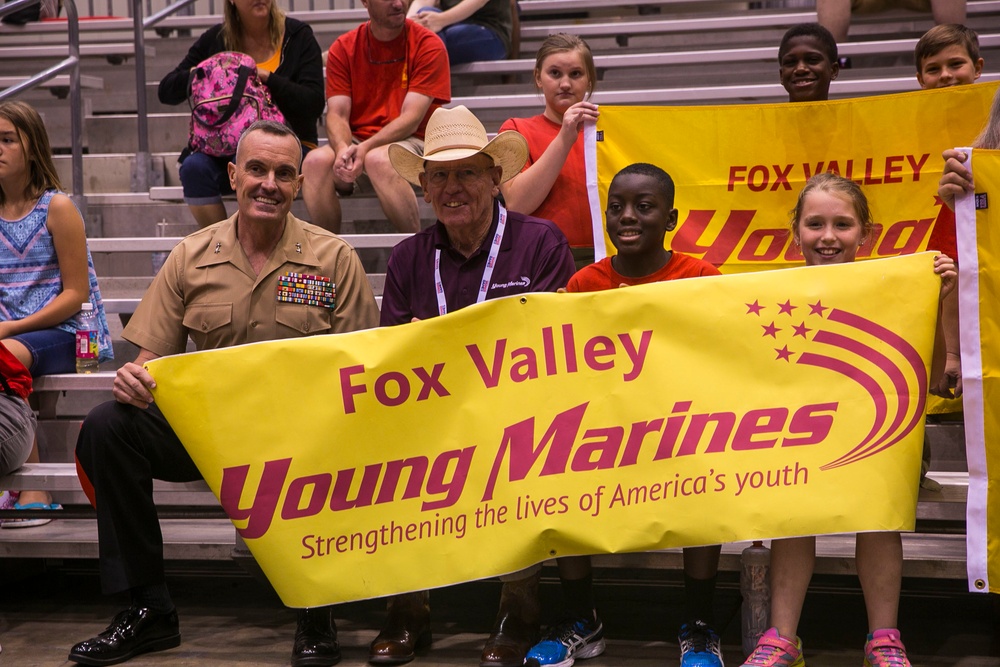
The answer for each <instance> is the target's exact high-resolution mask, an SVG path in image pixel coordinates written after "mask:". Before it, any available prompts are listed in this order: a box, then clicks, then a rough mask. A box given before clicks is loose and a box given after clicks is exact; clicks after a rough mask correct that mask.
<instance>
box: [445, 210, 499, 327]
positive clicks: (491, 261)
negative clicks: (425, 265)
mask: <svg viewBox="0 0 1000 667" xmlns="http://www.w3.org/2000/svg"><path fill="white" fill-rule="evenodd" d="M498 206H499V207H500V216H499V218H500V219H499V221H498V222H497V231H496V233H495V234H494V235H493V241H492V242H491V243H490V253H489V256H488V257H487V258H486V268H485V269H483V279H482V281H480V283H479V294H478V295H477V296H476V303H482V302H483V301H485V300H486V292H487V291H488V290H489V288H490V280H491V279H492V278H493V267H495V266H496V264H497V255H498V254H499V253H500V242H501V241H502V240H503V232H504V229H506V227H507V209H505V208H504V207H503V204H498ZM434 291H435V292H436V296H437V303H438V315H444V314H446V313H447V312H448V302H447V300H446V299H445V295H444V283H442V282H441V248H437V249H436V250H435V251H434Z"/></svg>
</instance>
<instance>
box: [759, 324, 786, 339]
mask: <svg viewBox="0 0 1000 667" xmlns="http://www.w3.org/2000/svg"><path fill="white" fill-rule="evenodd" d="M761 329H763V330H764V335H765V336H770V337H771V338H777V337H778V332H779V331H781V329H779V328H778V327H776V326H774V322H771V323H770V324H762V325H761Z"/></svg>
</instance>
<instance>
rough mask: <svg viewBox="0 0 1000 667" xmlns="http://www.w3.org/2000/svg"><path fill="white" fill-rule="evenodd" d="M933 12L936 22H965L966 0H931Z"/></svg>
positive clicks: (939, 23) (937, 23)
mask: <svg viewBox="0 0 1000 667" xmlns="http://www.w3.org/2000/svg"><path fill="white" fill-rule="evenodd" d="M931 13H932V14H933V15H934V23H935V24H936V25H941V24H942V23H958V24H965V18H966V13H967V10H966V2H965V0H931Z"/></svg>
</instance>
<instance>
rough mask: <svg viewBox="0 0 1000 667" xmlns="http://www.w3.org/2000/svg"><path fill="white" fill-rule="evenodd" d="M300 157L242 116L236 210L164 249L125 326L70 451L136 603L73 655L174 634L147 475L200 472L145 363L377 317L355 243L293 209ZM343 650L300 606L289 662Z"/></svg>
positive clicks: (112, 566)
mask: <svg viewBox="0 0 1000 667" xmlns="http://www.w3.org/2000/svg"><path fill="white" fill-rule="evenodd" d="M300 161H301V156H300V147H299V140H298V138H297V137H296V136H295V134H294V133H292V132H291V130H289V129H288V128H286V127H285V126H283V125H278V124H275V123H269V122H260V123H256V124H255V125H253V126H251V127H250V129H248V130H247V132H246V133H245V134H244V135H243V138H242V139H241V141H240V145H239V148H238V149H237V153H236V163H235V164H230V165H229V177H230V180H231V182H232V185H233V189H234V190H235V191H236V195H237V201H238V204H239V209H238V211H237V213H236V214H235V215H234V216H233V217H231V218H229V219H228V220H224V221H222V222H220V223H218V224H216V225H212V226H211V227H208V228H206V229H203V230H201V231H199V232H196V233H194V234H192V235H191V236H189V237H187V238H186V239H184V240H183V241H182V242H181V243H180V244H179V245H178V246H177V247H176V248H175V249H174V250H173V252H171V254H170V256H169V257H168V258H167V261H166V263H165V264H164V266H163V268H162V269H161V271H160V272H159V274H157V276H156V278H155V279H154V280H153V284H152V285H151V286H150V288H149V290H148V291H147V292H146V294H145V296H144V297H143V299H142V302H141V303H140V304H139V307H138V308H137V309H136V312H135V315H134V316H133V318H132V320H131V321H130V322H129V324H128V326H127V327H126V329H125V332H124V333H123V337H124V338H126V339H127V340H129V341H131V342H133V343H135V344H136V345H138V346H139V347H140V352H139V355H138V357H137V358H136V360H135V362H133V363H128V364H125V365H124V366H123V367H122V368H121V369H119V371H118V374H117V376H116V378H115V384H114V389H113V394H114V397H115V400H114V401H108V402H107V403H104V404H103V405H100V406H98V407H97V408H95V409H94V410H92V411H91V413H90V414H89V415H88V416H87V418H86V420H85V421H84V423H83V428H82V429H81V433H80V438H79V440H78V441H77V459H78V460H79V463H80V466H81V467H82V469H83V472H84V473H85V475H86V478H87V480H89V483H90V484H92V486H93V494H92V496H91V497H92V499H94V500H95V501H96V507H97V523H98V537H99V542H100V561H101V582H102V587H103V589H104V592H105V593H115V592H118V591H123V590H128V591H129V592H130V594H131V598H132V603H131V605H130V606H129V608H128V609H126V610H125V611H123V612H121V613H119V614H118V615H117V616H115V618H114V620H112V622H111V625H110V626H108V628H107V629H106V630H105V631H104V632H102V633H101V634H99V635H98V636H96V637H93V638H91V639H88V640H86V641H83V642H80V643H79V644H77V645H76V646H74V647H73V648H72V649H71V651H70V654H69V659H70V660H72V661H74V662H77V663H80V664H84V665H112V664H118V663H120V662H125V661H126V660H129V659H130V658H132V657H133V656H135V655H139V654H140V653H145V652H149V651H159V650H164V649H168V648H173V647H175V646H178V645H179V644H180V631H179V626H178V620H177V612H176V611H175V610H174V605H173V602H172V601H171V599H170V595H169V592H168V591H167V587H166V583H165V578H164V572H163V540H162V536H161V534H160V527H159V523H158V520H157V515H156V507H155V506H154V504H153V498H152V480H153V479H167V480H171V481H190V480H196V479H200V478H201V474H200V473H199V472H198V469H197V468H196V467H195V465H194V463H193V462H192V461H191V458H190V457H189V456H188V454H187V452H186V451H185V449H184V447H183V445H182V444H181V443H180V441H179V440H178V439H177V436H176V435H175V434H174V432H173V430H172V429H171V428H170V425H169V424H167V422H166V420H165V419H164V417H163V415H162V413H161V412H160V411H159V410H158V409H157V407H156V405H155V404H154V403H153V397H152V394H150V391H149V390H150V389H151V388H153V387H155V386H156V383H155V380H154V379H153V377H152V376H150V374H149V373H148V372H147V371H146V370H145V369H144V368H143V366H142V365H143V364H144V363H145V362H147V361H149V360H151V359H155V358H157V357H160V356H164V355H168V354H178V353H181V352H184V351H185V349H186V346H187V339H188V337H189V336H190V338H191V339H192V340H193V341H194V343H195V345H196V346H197V348H198V349H200V350H201V349H213V348H219V347H227V346H230V345H238V344H242V343H251V342H255V341H266V340H275V339H281V338H297V337H301V336H311V335H322V334H336V333H343V332H347V331H355V330H358V329H366V328H371V327H374V326H376V325H377V324H378V309H377V307H376V304H375V298H374V296H373V295H372V291H371V288H370V286H369V284H368V280H367V278H366V277H365V272H364V269H363V267H362V266H361V262H360V260H359V259H358V257H357V255H356V254H355V252H354V250H353V249H352V248H351V247H350V246H349V245H347V244H346V243H345V242H344V241H342V240H341V239H339V238H337V237H336V236H335V235H333V234H331V233H330V232H327V231H325V230H323V229H321V228H319V227H314V226H313V225H309V224H306V223H304V222H302V221H301V220H298V219H296V218H295V217H294V216H292V215H291V214H290V213H289V210H290V209H291V206H292V201H293V200H294V199H295V195H296V194H297V192H298V190H299V187H300V186H301V183H302V176H301V175H300V174H299V163H300ZM303 277H305V278H303ZM290 279H295V281H297V282H302V281H303V280H305V281H307V282H308V283H309V285H310V287H309V289H308V294H307V295H306V296H307V298H305V299H303V298H302V295H301V294H292V293H289V292H287V291H286V290H283V289H282V287H283V285H282V283H283V282H287V281H289V280H290ZM302 301H305V303H302ZM87 480H84V482H85V484H86V483H87ZM339 659H340V649H339V646H338V645H337V637H336V629H335V627H334V625H333V620H332V617H331V614H330V609H329V608H328V607H324V608H319V609H309V610H303V611H300V612H299V623H298V629H297V631H296V636H295V643H294V645H293V649H292V665H293V666H295V665H333V664H335V663H336V662H337V661H338V660H339Z"/></svg>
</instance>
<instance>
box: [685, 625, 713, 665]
mask: <svg viewBox="0 0 1000 667" xmlns="http://www.w3.org/2000/svg"><path fill="white" fill-rule="evenodd" d="M677 642H678V643H679V644H680V645H681V667H723V663H722V644H721V642H719V635H717V634H716V633H715V630H713V629H712V626H711V625H709V624H708V623H706V622H705V621H694V622H693V623H685V624H684V625H682V626H681V631H680V632H679V633H678V634H677Z"/></svg>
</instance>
